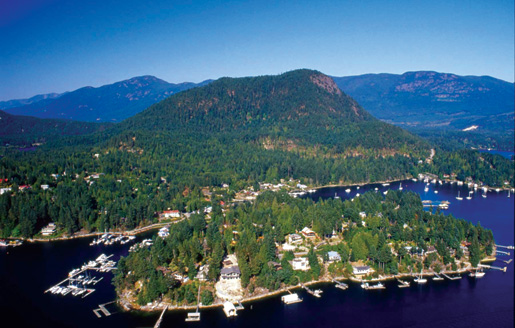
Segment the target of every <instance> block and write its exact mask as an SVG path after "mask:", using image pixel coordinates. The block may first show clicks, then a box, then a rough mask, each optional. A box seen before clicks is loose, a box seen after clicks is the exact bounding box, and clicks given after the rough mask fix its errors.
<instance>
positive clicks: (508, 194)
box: [508, 189, 510, 198]
mask: <svg viewBox="0 0 515 328" xmlns="http://www.w3.org/2000/svg"><path fill="white" fill-rule="evenodd" d="M509 197H510V189H508V198H509Z"/></svg>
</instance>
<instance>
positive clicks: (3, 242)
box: [0, 240, 8, 247]
mask: <svg viewBox="0 0 515 328" xmlns="http://www.w3.org/2000/svg"><path fill="white" fill-rule="evenodd" d="M7 246H8V243H7V241H5V240H0V247H7Z"/></svg>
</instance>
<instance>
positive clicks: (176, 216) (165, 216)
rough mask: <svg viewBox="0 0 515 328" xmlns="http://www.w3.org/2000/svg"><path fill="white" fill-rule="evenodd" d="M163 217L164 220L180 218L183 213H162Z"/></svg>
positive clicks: (174, 211)
mask: <svg viewBox="0 0 515 328" xmlns="http://www.w3.org/2000/svg"><path fill="white" fill-rule="evenodd" d="M161 217H162V218H164V219H169V218H180V217H181V213H180V212H179V210H172V211H163V213H161Z"/></svg>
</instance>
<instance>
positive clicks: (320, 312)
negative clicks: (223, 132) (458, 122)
mask: <svg viewBox="0 0 515 328" xmlns="http://www.w3.org/2000/svg"><path fill="white" fill-rule="evenodd" d="M402 184H403V188H404V190H412V191H415V192H419V193H420V194H421V196H422V199H429V200H449V201H450V202H451V205H450V207H449V210H447V211H445V212H447V213H452V214H453V215H454V216H456V217H460V218H464V219H467V220H470V221H471V222H473V223H477V222H478V221H480V222H481V225H483V226H484V227H487V228H490V229H492V230H493V232H494V237H495V239H496V242H497V243H498V244H502V245H508V244H509V245H513V244H515V243H514V233H513V231H514V217H513V213H514V199H515V197H514V196H513V195H512V197H510V198H508V197H507V192H499V193H496V192H489V193H488V194H487V195H488V197H487V198H486V199H485V198H482V197H481V196H480V194H479V193H478V194H474V196H473V199H472V200H466V199H463V200H462V201H458V200H456V199H455V197H456V195H457V193H458V190H460V191H461V194H462V195H463V196H466V195H467V194H468V188H467V187H466V186H463V187H458V186H456V185H442V186H439V185H430V186H429V192H427V193H424V184H423V183H420V182H417V183H415V182H412V181H404V182H403V183H402ZM375 187H377V188H378V189H379V191H378V192H383V191H385V190H386V189H387V188H392V189H398V187H399V183H398V182H397V183H392V184H391V185H390V186H388V187H383V186H382V185H380V184H379V185H369V186H362V187H361V188H360V189H359V190H357V189H356V187H352V188H351V189H352V191H351V192H350V193H349V194H347V193H345V191H344V190H345V189H346V188H341V187H340V188H324V189H321V190H319V191H318V192H317V193H315V194H312V195H311V196H312V197H314V198H318V197H322V198H327V197H333V196H334V194H335V192H336V193H338V194H339V195H340V196H341V197H342V199H345V198H348V197H354V196H355V194H356V192H359V193H361V194H363V193H364V192H365V191H367V190H373V189H374V188H375ZM434 190H438V191H439V192H438V194H435V193H434ZM153 233H155V232H153ZM146 237H147V236H140V237H138V238H139V239H142V238H146ZM90 241H91V239H84V240H71V241H63V242H54V243H37V244H27V245H24V246H22V247H17V248H14V249H8V250H5V249H3V250H0V314H1V318H2V319H1V320H2V321H0V322H2V324H0V326H4V325H3V323H5V322H6V320H7V319H9V321H11V320H10V319H15V320H17V321H16V322H17V323H18V325H17V326H19V327H95V328H102V327H110V328H113V327H153V326H154V323H155V321H156V320H157V317H158V315H159V314H158V313H154V314H150V315H147V314H136V313H124V312H118V313H114V314H113V315H111V316H110V317H103V318H101V319H98V318H97V317H96V316H95V314H94V313H93V312H92V310H93V309H96V308H97V307H98V304H102V303H106V302H109V301H112V300H114V298H115V293H114V290H113V288H112V286H111V285H110V278H111V277H112V275H111V274H110V273H104V274H98V276H102V275H103V276H104V280H102V281H101V282H100V283H99V284H97V285H96V286H95V287H94V288H97V291H96V292H95V293H93V294H92V295H90V296H88V297H87V298H85V299H80V298H77V297H73V296H71V295H67V296H64V297H63V296H56V295H52V294H43V292H44V290H46V289H47V288H49V287H50V286H52V285H53V284H55V283H57V282H58V281H60V280H62V279H64V278H65V277H66V274H67V272H68V271H70V270H71V268H74V267H77V266H80V265H81V264H82V263H84V262H85V261H86V260H90V259H94V258H96V257H97V256H98V255H100V254H101V253H106V254H112V253H113V254H115V256H114V258H115V260H116V259H117V258H118V257H119V256H120V255H125V254H127V249H128V245H124V246H95V247H90V246H88V243H89V242H90ZM510 252H511V253H512V255H511V256H509V257H508V256H502V255H501V256H499V257H498V258H499V260H497V261H496V262H495V263H494V265H498V266H505V264H504V263H503V262H501V261H500V259H506V260H507V259H508V258H513V251H510ZM514 269H515V268H514V263H513V262H512V263H511V264H509V265H508V271H507V273H503V272H500V271H488V272H487V274H486V275H485V277H484V278H482V279H479V280H477V281H476V280H473V279H471V278H469V277H468V276H464V277H463V279H461V280H457V281H448V280H445V281H440V282H433V281H431V280H430V281H428V284H427V285H425V286H411V287H409V288H404V289H400V288H398V287H397V284H396V283H394V282H389V283H387V284H386V285H387V289H386V290H382V291H364V290H363V289H361V288H360V287H359V285H358V284H352V283H351V284H350V287H349V289H348V290H345V291H342V290H340V289H336V288H334V287H333V285H332V284H323V285H321V286H320V287H319V288H321V289H322V290H323V291H324V293H323V294H322V298H320V299H317V298H314V297H312V296H311V295H309V294H306V293H305V292H304V291H301V290H299V291H298V293H299V295H300V296H301V297H302V298H303V299H304V301H303V302H302V303H298V304H293V305H288V306H286V305H284V304H282V302H281V301H280V297H278V296H275V297H270V298H267V299H265V300H261V301H257V302H253V303H250V304H245V310H243V311H239V312H238V317H237V318H233V319H227V318H226V317H225V315H224V314H223V311H222V310H221V308H215V309H210V310H202V311H201V312H202V321H201V322H197V323H185V322H184V318H185V317H186V314H185V312H169V313H167V314H166V315H165V316H164V321H163V323H162V325H161V327H310V328H312V327H437V326H438V327H483V326H485V325H488V326H494V327H496V328H498V327H512V326H513V315H514V310H513V309H514V302H513V298H514V271H515V270H514Z"/></svg>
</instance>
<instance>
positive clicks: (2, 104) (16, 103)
mask: <svg viewBox="0 0 515 328" xmlns="http://www.w3.org/2000/svg"><path fill="white" fill-rule="evenodd" d="M62 95H63V94H62V93H48V94H44V95H37V96H34V97H31V98H28V99H13V100H7V101H0V110H1V109H4V110H5V109H9V108H15V107H22V106H25V105H30V104H34V103H37V102H40V101H43V100H51V99H56V98H59V97H60V96H62Z"/></svg>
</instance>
